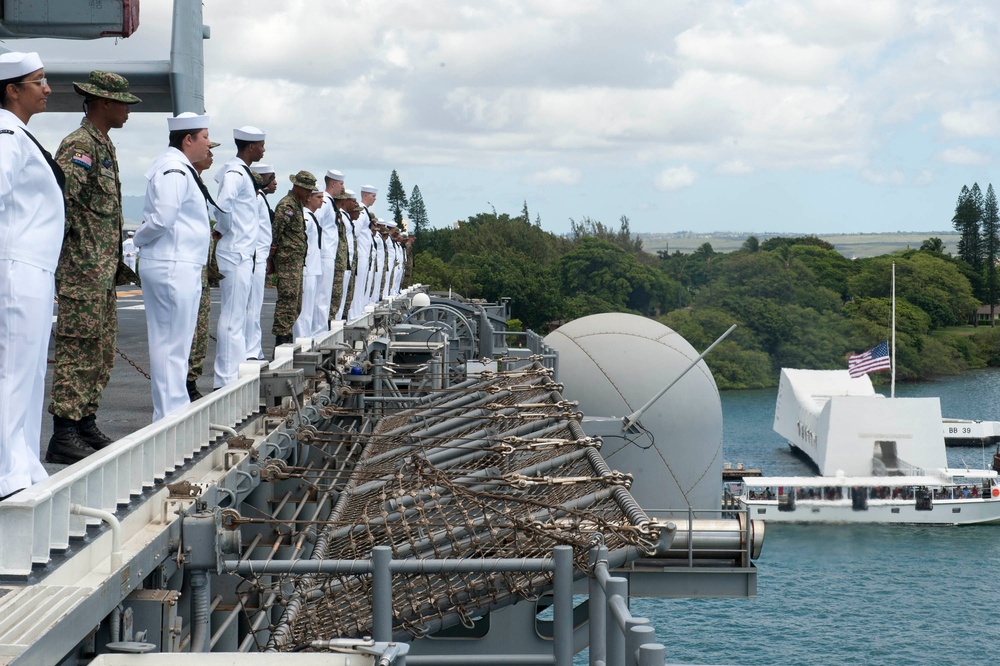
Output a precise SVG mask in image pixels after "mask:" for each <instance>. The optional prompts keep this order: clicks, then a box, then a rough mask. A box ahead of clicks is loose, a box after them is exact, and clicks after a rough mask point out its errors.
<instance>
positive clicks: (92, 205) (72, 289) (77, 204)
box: [45, 71, 140, 464]
mask: <svg viewBox="0 0 1000 666" xmlns="http://www.w3.org/2000/svg"><path fill="white" fill-rule="evenodd" d="M73 87H74V88H75V89H76V92H77V93H79V94H80V95H83V97H84V103H83V105H84V112H85V116H84V118H83V120H82V121H81V123H80V128H79V129H77V130H76V131H74V132H73V133H72V134H70V135H69V136H67V137H66V138H65V139H63V141H62V144H61V145H60V146H59V150H58V151H57V152H56V162H57V163H58V164H59V166H60V167H62V170H63V171H64V172H65V173H66V190H65V201H66V232H65V235H64V237H63V243H62V252H61V254H60V256H59V267H58V269H57V270H56V293H57V294H58V296H59V319H58V321H57V323H56V335H55V356H56V363H55V371H54V375H53V381H52V395H51V398H52V402H51V404H49V412H50V413H51V414H52V415H53V419H54V433H53V435H52V439H51V440H50V441H49V446H48V452H47V453H46V455H45V460H46V462H50V463H64V464H71V463H74V462H76V461H78V460H82V459H83V458H85V457H87V456H88V455H89V454H91V453H93V452H94V450H95V449H101V448H104V447H105V446H107V445H108V444H110V443H111V439H110V438H109V437H107V436H106V435H105V434H104V433H102V432H101V431H100V430H99V429H98V428H97V407H98V405H99V404H100V401H101V393H102V392H103V391H104V387H105V386H107V383H108V379H109V378H110V377H111V368H112V366H113V365H114V359H115V338H116V337H117V335H118V315H117V309H118V298H117V296H116V294H115V285H116V284H119V283H120V284H125V283H126V282H128V281H131V280H129V277H131V276H128V273H131V271H130V270H128V269H127V267H126V266H125V264H124V261H123V259H122V242H123V241H122V223H123V219H122V205H121V181H120V179H119V177H118V159H117V157H116V155H115V146H114V144H113V143H111V139H110V138H108V132H109V131H110V130H111V129H113V128H114V129H118V128H121V127H123V126H124V125H125V122H126V121H127V120H128V115H129V106H130V105H132V104H136V103H138V102H139V101H140V100H139V98H138V97H136V96H135V95H133V94H132V93H130V92H129V89H128V81H126V80H125V79H124V78H123V77H121V76H119V75H117V74H112V73H110V72H101V71H93V72H91V73H90V78H89V79H88V80H87V82H86V83H74V84H73Z"/></svg>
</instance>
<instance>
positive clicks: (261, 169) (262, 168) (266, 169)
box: [250, 162, 274, 173]
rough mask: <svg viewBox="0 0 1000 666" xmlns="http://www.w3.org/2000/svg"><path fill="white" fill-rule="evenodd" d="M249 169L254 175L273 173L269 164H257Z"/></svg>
mask: <svg viewBox="0 0 1000 666" xmlns="http://www.w3.org/2000/svg"><path fill="white" fill-rule="evenodd" d="M250 169H251V170H252V171H253V172H254V173H274V167H273V166H271V165H270V164H261V163H259V162H258V163H257V164H254V165H253V166H252V167H250Z"/></svg>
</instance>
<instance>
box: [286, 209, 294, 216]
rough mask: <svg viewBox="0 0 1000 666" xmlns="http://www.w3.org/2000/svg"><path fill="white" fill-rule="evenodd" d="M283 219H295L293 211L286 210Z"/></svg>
mask: <svg viewBox="0 0 1000 666" xmlns="http://www.w3.org/2000/svg"><path fill="white" fill-rule="evenodd" d="M285 217H295V213H294V212H293V211H290V210H286V211H285Z"/></svg>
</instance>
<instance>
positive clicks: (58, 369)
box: [0, 52, 407, 500]
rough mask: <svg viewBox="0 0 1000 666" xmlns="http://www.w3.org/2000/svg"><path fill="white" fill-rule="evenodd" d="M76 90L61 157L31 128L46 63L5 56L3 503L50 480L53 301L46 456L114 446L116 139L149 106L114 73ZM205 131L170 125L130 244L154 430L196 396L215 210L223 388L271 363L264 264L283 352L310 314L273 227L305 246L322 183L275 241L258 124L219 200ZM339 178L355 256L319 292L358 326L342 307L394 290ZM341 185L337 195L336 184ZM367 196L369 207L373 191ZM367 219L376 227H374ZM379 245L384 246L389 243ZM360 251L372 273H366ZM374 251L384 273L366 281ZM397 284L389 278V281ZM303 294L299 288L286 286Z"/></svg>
mask: <svg viewBox="0 0 1000 666" xmlns="http://www.w3.org/2000/svg"><path fill="white" fill-rule="evenodd" d="M74 88H75V89H76V91H77V92H78V93H79V94H80V95H82V96H83V97H84V110H85V117H84V119H83V121H82V122H81V127H80V128H78V129H77V130H76V131H74V132H73V133H72V134H70V135H69V136H68V137H66V139H64V140H63V142H62V144H61V145H60V147H59V151H58V152H57V155H56V157H55V158H53V157H52V156H51V155H50V154H49V153H48V152H47V151H45V149H44V148H43V147H42V146H41V144H39V142H38V141H37V140H36V139H35V138H34V137H33V136H32V135H31V133H30V132H29V131H28V129H27V125H28V122H29V120H30V119H31V117H32V116H33V115H35V114H37V113H40V112H43V111H45V108H46V104H47V99H48V96H49V94H51V88H50V87H49V86H48V83H47V80H46V77H45V70H44V66H43V64H42V61H41V59H40V58H39V57H38V54H37V53H17V52H8V53H3V54H0V500H2V499H4V498H5V497H7V496H9V495H11V494H13V493H15V492H17V491H18V490H20V489H22V488H25V487H27V486H29V485H31V484H33V483H37V482H38V481H41V480H42V479H44V478H45V477H46V473H45V470H44V468H43V467H42V466H41V464H40V461H39V444H40V441H39V440H40V435H41V408H42V402H43V398H44V386H45V368H46V361H47V349H48V343H49V338H50V335H51V332H52V325H51V322H52V320H51V316H52V302H53V298H54V296H55V294H56V293H58V295H59V303H60V306H59V319H58V323H57V326H56V337H55V340H56V345H55V347H56V364H55V370H54V380H53V388H52V404H50V406H49V411H50V412H51V413H52V414H53V419H54V433H53V437H52V440H51V441H50V442H49V448H48V452H47V455H46V459H47V460H48V461H49V462H54V463H63V464H67V463H72V462H75V461H77V460H81V459H83V458H84V457H86V456H87V455H89V454H91V453H93V451H94V450H97V449H100V448H103V447H105V446H107V445H109V444H110V443H111V441H112V440H111V439H110V438H108V437H107V436H106V435H104V434H103V433H102V432H100V430H99V429H98V428H97V423H96V411H97V407H98V404H99V402H100V398H101V394H102V392H103V389H104V388H105V386H106V384H107V381H108V379H109V377H110V371H111V367H112V365H113V362H114V343H115V337H116V334H117V306H116V295H115V294H116V292H115V285H116V284H125V283H127V281H129V280H130V279H131V278H134V277H135V276H134V275H132V274H131V272H130V271H128V269H127V267H126V265H125V262H124V257H123V254H124V253H123V249H125V248H126V247H127V245H126V243H125V242H124V241H123V239H122V222H123V218H122V211H121V183H120V179H119V175H118V164H117V158H116V155H115V149H114V144H113V143H112V142H111V141H110V139H109V137H108V130H109V129H112V128H121V127H122V126H123V125H124V124H125V122H126V121H127V119H128V112H129V106H130V105H132V104H136V103H139V101H140V100H139V98H138V97H136V96H135V95H133V94H131V93H130V92H129V87H128V81H127V80H125V79H124V78H123V77H121V76H118V75H116V74H112V73H108V72H98V71H95V72H92V73H91V76H90V79H89V80H88V82H87V83H83V84H78V83H74ZM208 127H209V117H208V116H207V115H198V114H193V113H182V114H180V115H178V116H176V117H173V118H168V119H167V128H168V137H167V138H168V147H167V148H166V149H165V150H164V151H163V152H162V153H161V154H160V155H159V156H158V157H157V158H156V159H155V160H154V162H153V164H152V165H151V166H150V168H149V169H148V170H147V171H146V172H145V177H146V179H147V187H146V198H145V202H144V205H143V221H142V224H141V226H140V228H139V229H138V231H137V232H136V233H135V236H134V238H133V243H134V246H135V247H136V248H139V249H140V250H141V253H142V257H143V259H142V287H143V290H142V291H143V300H144V305H145V312H146V324H147V338H148V343H149V353H150V371H151V376H152V398H153V420H154V421H155V420H158V419H160V418H162V417H163V416H165V415H166V414H168V413H170V412H172V411H175V410H177V409H181V408H183V407H185V406H186V405H187V404H189V402H190V400H191V397H192V396H191V395H190V393H189V387H190V384H189V383H188V371H189V355H190V354H191V352H192V342H193V338H194V337H195V332H196V328H197V322H198V320H199V311H201V314H204V315H207V307H208V306H207V303H206V299H203V298H202V293H203V268H204V266H205V264H206V263H207V260H208V253H209V241H210V237H211V236H212V234H213V231H212V229H211V223H210V216H212V215H213V213H210V206H211V208H212V210H214V211H215V213H214V217H215V218H216V220H217V225H216V229H215V230H214V235H215V237H216V238H217V240H218V248H217V257H218V259H219V264H220V269H221V270H222V272H223V275H224V277H225V279H224V280H223V282H222V284H223V285H225V286H224V288H223V290H222V312H221V313H220V318H219V335H218V338H219V351H218V353H217V355H216V361H215V386H216V387H220V386H224V385H225V384H227V383H229V382H231V381H234V380H235V379H236V372H237V368H238V365H239V362H240V361H242V360H244V359H246V358H248V356H249V357H250V358H260V357H261V356H262V354H261V350H260V342H259V339H260V336H259V322H260V306H259V305H258V304H257V303H258V302H259V301H262V297H261V294H262V292H263V289H262V282H263V273H264V270H265V269H266V266H267V264H268V263H271V264H272V265H273V266H274V271H275V273H276V277H277V280H278V287H279V300H278V303H277V307H276V313H275V329H274V332H275V334H276V335H280V337H279V339H278V342H279V343H281V342H289V341H290V339H291V338H290V334H291V327H292V324H293V323H294V320H295V319H296V318H297V316H298V314H299V313H300V312H301V311H302V278H303V267H304V265H305V263H306V256H305V255H306V245H307V244H306V243H305V242H303V243H302V244H301V250H302V252H301V254H298V253H297V252H292V251H291V250H292V247H291V244H288V243H285V242H284V236H282V235H281V234H279V229H288V230H289V233H288V234H287V238H289V239H290V238H293V237H298V236H301V237H302V238H303V239H304V237H305V220H304V218H303V210H304V209H303V205H304V204H306V203H307V201H308V200H309V199H310V196H312V194H313V191H314V189H315V184H316V179H315V178H314V177H313V176H312V175H311V174H309V173H308V172H304V171H300V172H299V173H297V174H295V175H294V176H291V177H290V178H291V181H292V190H291V191H290V192H289V193H288V195H287V196H285V197H284V198H283V199H282V200H281V201H280V202H279V203H278V205H277V206H276V208H275V215H274V229H273V230H272V228H271V224H270V222H271V219H270V217H271V216H270V214H268V216H267V222H266V223H265V218H264V216H263V212H262V211H264V210H268V209H269V206H268V204H267V200H266V198H265V196H264V194H265V193H267V192H273V191H274V185H273V184H274V182H275V181H274V173H273V169H269V168H267V167H263V166H262V165H258V167H257V169H256V171H257V173H256V175H255V174H254V173H253V172H251V171H250V169H249V165H250V164H252V163H253V162H256V161H258V160H259V159H260V158H261V157H262V156H263V154H264V138H265V137H264V133H263V132H261V131H260V130H257V129H256V128H252V127H244V128H240V129H238V130H235V131H234V138H235V140H236V145H237V156H236V158H234V159H233V160H230V162H228V163H227V164H226V165H225V167H224V168H223V169H222V171H221V172H220V174H219V177H218V179H217V180H218V181H219V190H218V201H215V200H213V198H212V196H211V194H210V193H209V191H208V189H207V187H206V186H205V184H204V182H203V181H202V180H201V177H200V173H201V172H202V171H204V170H205V169H207V168H208V167H209V166H211V163H212V152H211V149H212V148H213V147H217V146H218V145H219V144H216V143H214V142H212V141H210V139H209V132H208ZM268 174H270V179H268V180H267V181H266V183H267V184H266V185H264V186H263V187H261V186H260V185H257V182H256V180H257V178H261V177H262V176H263V177H265V178H266V177H267V175H268ZM331 174H332V175H331ZM337 175H338V174H337V173H336V172H331V173H330V174H328V175H327V178H328V181H327V185H328V193H329V192H334V194H335V198H333V200H332V202H331V203H330V205H331V208H334V207H335V209H336V210H337V213H338V214H337V217H336V218H335V220H336V222H335V224H337V229H338V241H339V243H338V245H344V246H346V247H345V248H344V249H345V250H346V252H338V254H337V255H336V258H335V261H334V266H335V270H334V279H333V280H329V279H327V280H325V281H323V282H322V284H324V285H325V284H326V283H327V282H330V283H331V284H333V285H334V286H333V287H332V288H331V290H332V291H333V292H334V293H336V294H337V298H336V300H327V301H326V304H327V307H328V308H329V309H328V310H327V311H325V312H326V313H328V312H329V311H333V312H334V315H335V317H338V318H339V317H341V316H350V314H348V315H344V314H343V312H344V310H345V308H346V309H347V310H348V313H351V312H360V310H358V308H359V307H360V308H362V309H363V305H364V304H365V303H366V302H367V301H368V299H372V298H375V299H376V300H377V296H376V294H390V293H393V292H392V288H387V289H388V290H381V291H380V290H379V289H378V288H377V287H375V285H376V280H375V278H376V277H378V278H379V280H381V278H382V275H381V272H380V270H381V271H384V270H385V268H386V266H387V263H385V262H383V263H382V264H378V263H377V258H378V256H379V253H380V251H379V250H376V251H375V252H374V253H372V252H371V249H370V248H372V247H374V246H376V245H378V241H377V240H376V238H375V236H374V235H373V236H371V239H370V240H369V238H368V237H367V236H365V234H364V233H363V232H362V231H363V230H362V229H361V228H360V226H359V224H358V220H360V219H361V211H360V209H357V208H356V206H352V205H351V203H350V202H352V201H353V199H350V198H349V197H348V196H347V195H346V193H344V192H342V191H340V190H338V189H337V187H336V186H335V185H332V184H331V181H335V180H336V176H337ZM339 182H340V188H341V189H342V186H343V177H342V176H340V181H339ZM331 187H332V189H331ZM269 188H270V189H269ZM336 192H339V194H337V193H336ZM369 194H370V195H371V196H372V199H371V201H372V202H373V201H374V191H372V192H370V193H369ZM333 202H336V204H334V203H333ZM355 203H356V202H355ZM323 205H324V204H323V201H322V197H319V198H315V203H314V204H313V206H314V207H315V208H314V209H312V210H311V211H310V212H311V213H312V212H315V211H318V210H320V209H321V208H322V207H323ZM369 205H370V204H369ZM365 212H366V214H367V221H368V222H369V227H370V226H371V224H370V223H371V221H372V219H373V218H372V216H371V215H370V214H368V211H367V209H366V210H365ZM345 214H346V218H345V217H344V215H345ZM318 219H319V218H316V220H317V221H318ZM348 221H349V223H348ZM289 222H291V224H289ZM296 222H297V229H296V224H295V223H296ZM362 224H363V222H362ZM341 227H343V230H342V232H341ZM272 231H273V234H272V236H273V237H272V238H270V239H268V238H267V234H268V233H272ZM64 232H65V236H64ZM379 235H381V234H379ZM318 245H319V242H318V240H317V247H318ZM378 247H387V246H385V240H384V239H383V240H382V244H381V245H378ZM283 250H284V251H283ZM362 253H364V254H365V257H366V259H368V260H369V261H368V262H367V263H362V264H361V265H358V259H359V257H360V256H361V255H362ZM268 254H272V255H273V257H270V258H269V257H268V256H267V255H268ZM373 254H374V256H375V262H376V266H380V267H381V268H380V269H373V268H372V264H371V261H372V260H371V259H370V258H371V257H372V256H373ZM404 254H405V253H404ZM344 256H346V259H345V260H344V261H343V262H342V264H343V265H342V271H340V272H338V269H340V268H341V265H340V264H338V262H339V260H340V259H341V257H344ZM386 256H388V255H386ZM269 259H270V262H269V261H268V260H269ZM321 263H322V262H321ZM405 263H407V262H405V261H404V264H405ZM262 266H264V267H265V269H262V268H261V267H262ZM296 276H297V279H296ZM289 278H290V279H289ZM393 279H394V278H393V277H392V274H390V278H389V281H388V282H386V284H389V285H392V284H393V282H392V280H393ZM404 279H405V278H404ZM296 283H297V285H298V289H297V290H296V289H290V287H292V286H294V285H295V284H296ZM338 284H339V285H341V290H340V292H339V293H337V290H336V285H338ZM396 285H397V286H396V287H395V288H398V282H397V283H396ZM331 299H332V294H331ZM333 302H336V303H337V305H338V309H336V310H334V309H333V308H332V306H331V305H330V303H333ZM348 303H349V304H350V306H348ZM319 304H320V305H322V303H321V302H320V303H319ZM282 309H284V310H285V311H290V314H291V316H290V317H285V319H286V320H287V322H286V323H287V330H286V328H284V327H285V322H283V323H282V324H281V326H282V329H281V331H280V332H279V331H278V328H279V321H278V319H279V318H278V311H279V310H282ZM322 313H323V311H322V310H321V314H322ZM323 320H324V318H323V317H320V321H323ZM205 321H206V322H207V316H206V317H205ZM254 322H256V331H257V334H256V338H254V336H253V332H254V328H255V327H254ZM205 328H206V329H207V324H206V326H205ZM206 334H207V331H206Z"/></svg>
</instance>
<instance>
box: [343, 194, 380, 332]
mask: <svg viewBox="0 0 1000 666" xmlns="http://www.w3.org/2000/svg"><path fill="white" fill-rule="evenodd" d="M375 193H376V190H375V188H374V187H372V186H371V185H365V186H364V187H362V188H361V214H360V215H359V216H358V218H357V219H356V220H354V233H355V234H356V237H357V244H358V246H357V250H356V251H355V262H354V268H355V270H356V271H357V275H355V276H354V298H353V299H352V300H351V307H350V309H349V311H348V314H347V318H348V320H350V321H354V320H355V319H357V318H358V317H360V316H361V315H363V314H364V313H365V306H366V305H368V304H369V303H370V302H371V291H372V280H373V278H374V262H375V239H374V236H373V232H372V229H371V228H372V220H371V217H370V215H369V213H368V206H370V205H371V204H372V203H375ZM366 201H368V202H369V203H367V204H366V203H365V202H366Z"/></svg>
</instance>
